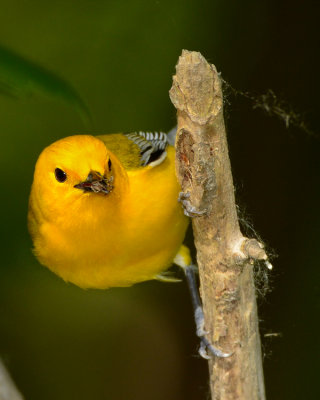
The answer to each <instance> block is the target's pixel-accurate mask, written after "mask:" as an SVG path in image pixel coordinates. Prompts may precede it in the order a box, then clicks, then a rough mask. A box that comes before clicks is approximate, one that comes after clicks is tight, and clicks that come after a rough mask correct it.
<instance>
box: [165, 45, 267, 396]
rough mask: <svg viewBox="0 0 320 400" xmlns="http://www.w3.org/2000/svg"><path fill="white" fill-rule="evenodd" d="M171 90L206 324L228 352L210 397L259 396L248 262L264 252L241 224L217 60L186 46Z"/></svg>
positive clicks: (213, 363)
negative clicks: (241, 228) (188, 49)
mask: <svg viewBox="0 0 320 400" xmlns="http://www.w3.org/2000/svg"><path fill="white" fill-rule="evenodd" d="M170 98H171V101H172V103H173V104H174V106H175V107H176V108H177V118H178V129H177V136H176V170H177V175H178V179H179V181H180V184H181V187H182V190H183V192H184V193H185V194H186V193H188V194H187V196H184V198H185V200H184V205H185V206H186V211H187V212H188V211H189V213H190V214H191V215H192V216H193V217H194V218H193V220H192V226H193V232H194V238H195V246H196V249H197V262H198V266H199V274H200V291H201V297H202V301H203V307H204V314H205V327H206V330H207V332H208V338H209V339H210V341H211V343H212V344H213V345H214V346H215V347H217V348H219V349H221V350H222V351H224V352H232V355H231V356H230V357H228V358H217V357H215V358H213V359H211V360H210V361H209V371H210V385H211V393H212V399H216V400H217V399H219V400H229V399H230V400H231V399H237V400H257V399H259V400H264V399H265V393H264V382H263V370H262V359H261V349H260V337H259V330H258V316H257V306H256V298H255V287H254V281H253V269H252V264H253V261H254V260H255V259H263V260H267V256H266V254H265V252H264V250H263V246H262V245H261V244H260V243H258V242H257V241H256V240H255V239H250V240H249V239H247V238H245V237H243V236H242V234H241V232H240V228H239V223H238V217H237V211H236V205H235V198H234V187H233V181H232V174H231V167H230V160H229V156H228V147H227V139H226V133H225V126H224V119H223V97H222V91H221V82H220V78H219V75H218V73H217V71H216V68H215V66H214V65H210V64H208V62H207V61H206V60H205V59H204V58H203V57H202V55H201V54H200V53H196V52H189V51H186V50H184V51H183V52H182V55H181V56H180V58H179V62H178V65H177V66H176V75H175V76H174V77H173V85H172V88H171V90H170Z"/></svg>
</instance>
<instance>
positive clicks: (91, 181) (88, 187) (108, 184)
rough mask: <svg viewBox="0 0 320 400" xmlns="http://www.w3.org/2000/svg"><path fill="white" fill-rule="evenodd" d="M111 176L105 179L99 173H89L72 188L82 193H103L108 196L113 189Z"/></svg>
mask: <svg viewBox="0 0 320 400" xmlns="http://www.w3.org/2000/svg"><path fill="white" fill-rule="evenodd" d="M112 182H113V176H111V177H110V178H106V177H105V176H103V175H101V174H100V173H99V172H96V171H91V172H90V173H89V175H88V178H87V179H86V180H85V181H84V182H81V183H78V184H77V185H75V186H74V187H75V188H77V189H82V190H83V191H84V192H94V193H104V194H109V193H110V192H111V191H112V189H113V185H112Z"/></svg>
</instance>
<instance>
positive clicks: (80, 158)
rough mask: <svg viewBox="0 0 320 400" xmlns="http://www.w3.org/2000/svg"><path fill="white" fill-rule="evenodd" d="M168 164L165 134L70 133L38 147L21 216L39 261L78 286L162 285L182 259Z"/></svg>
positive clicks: (183, 224) (180, 220) (182, 226)
mask: <svg viewBox="0 0 320 400" xmlns="http://www.w3.org/2000/svg"><path fill="white" fill-rule="evenodd" d="M174 158H175V152H174V147H173V146H170V145H168V142H167V135H166V134H164V133H144V132H139V133H130V134H110V135H103V136H96V137H94V136H89V135H76V136H70V137H67V138H64V139H61V140H58V141H57V142H55V143H53V144H51V145H50V146H48V147H47V148H45V149H44V150H43V152H42V153H41V155H40V157H39V159H38V161H37V164H36V167H35V172H34V180H33V184H32V189H31V195H30V202H29V215H28V222H29V230H30V233H31V236H32V239H33V243H34V253H35V255H36V257H37V258H38V260H39V261H40V263H41V264H43V265H45V266H46V267H48V268H49V269H51V270H52V271H53V272H55V273H56V274H57V275H59V276H60V277H62V278H63V279H64V280H65V281H69V282H72V283H74V284H76V285H78V286H80V287H82V288H99V289H105V288H109V287H114V286H130V285H132V284H134V283H136V282H141V281H146V280H149V279H166V276H165V275H164V274H162V273H163V271H165V270H167V269H168V268H169V267H170V266H171V265H172V263H173V260H174V258H175V257H176V256H177V257H178V258H181V254H182V255H183V256H184V257H187V258H188V255H187V253H186V251H185V249H184V248H181V245H182V242H183V239H184V236H185V232H186V229H187V226H188V218H187V217H186V216H185V215H184V212H183V209H182V207H181V204H180V203H179V202H178V196H179V190H180V189H179V184H178V182H177V178H176V175H175V166H174ZM180 248H181V250H180ZM179 250H180V254H179Z"/></svg>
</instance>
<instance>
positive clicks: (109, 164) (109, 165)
mask: <svg viewBox="0 0 320 400" xmlns="http://www.w3.org/2000/svg"><path fill="white" fill-rule="evenodd" d="M111 167H112V162H111V160H110V158H109V161H108V168H109V171H111Z"/></svg>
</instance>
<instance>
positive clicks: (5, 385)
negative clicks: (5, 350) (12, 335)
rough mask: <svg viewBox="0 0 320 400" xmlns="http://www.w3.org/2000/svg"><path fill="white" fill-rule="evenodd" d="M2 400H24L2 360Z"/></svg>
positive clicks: (0, 366) (0, 369)
mask: <svg viewBox="0 0 320 400" xmlns="http://www.w3.org/2000/svg"><path fill="white" fill-rule="evenodd" d="M0 400H23V397H22V395H21V393H20V392H19V391H18V389H17V388H16V386H15V384H14V382H13V380H12V379H11V377H10V375H9V373H8V371H7V370H6V368H5V366H4V365H3V363H2V361H1V360H0Z"/></svg>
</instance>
